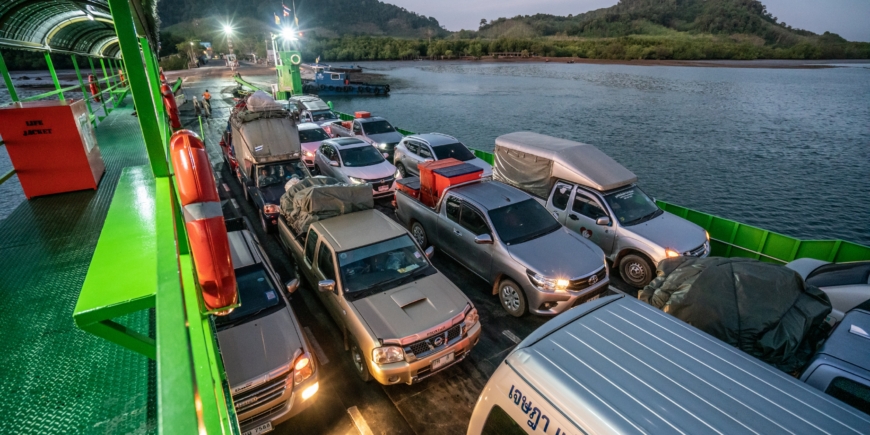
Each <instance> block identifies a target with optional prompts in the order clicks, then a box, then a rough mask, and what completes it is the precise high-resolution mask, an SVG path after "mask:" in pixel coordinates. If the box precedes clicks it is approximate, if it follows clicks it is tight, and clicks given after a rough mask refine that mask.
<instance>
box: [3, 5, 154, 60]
mask: <svg viewBox="0 0 870 435" xmlns="http://www.w3.org/2000/svg"><path fill="white" fill-rule="evenodd" d="M131 3H132V5H133V11H134V14H136V15H137V16H139V19H140V21H141V22H143V23H145V26H146V27H147V28H146V29H139V30H140V32H145V33H146V34H147V35H146V36H148V38H149V40H154V37H155V36H156V12H155V9H154V7H155V4H156V2H155V0H141V1H140V0H133V1H132V2H131ZM117 40H118V39H117V36H116V35H115V26H114V23H113V19H112V15H111V13H110V11H109V5H108V0H3V1H2V2H0V46H4V47H12V48H22V49H33V50H52V51H61V52H70V53H79V54H85V55H91V56H109V57H111V56H117V55H119V51H120V50H119V47H118V42H117Z"/></svg>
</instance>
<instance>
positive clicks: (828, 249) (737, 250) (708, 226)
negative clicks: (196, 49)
mask: <svg viewBox="0 0 870 435" xmlns="http://www.w3.org/2000/svg"><path fill="white" fill-rule="evenodd" d="M335 113H336V114H338V116H339V118H341V119H342V120H343V121H349V120H351V119H353V116H351V115H350V114H347V113H342V112H335ZM396 130H397V131H398V132H399V133H402V134H403V135H405V136H408V135H412V134H414V132H412V131H408V130H403V129H401V128H396ZM471 151H472V152H473V153H474V155H475V156H476V157H477V158H479V159H481V160H483V161H485V162H487V163H489V164H493V160H494V155H493V154H492V153H489V152H486V151H481V150H477V149H471ZM656 203H658V205H659V207H661V208H662V210H665V211H667V212H669V213H673V214H675V215H677V216H680V217H682V218H684V219H686V220H688V221H690V222H694V223H695V224H697V225H698V226H700V227H701V228H704V229H705V230H706V231H707V232H708V233H710V245H711V250H712V255H716V256H720V257H746V258H754V259H756V260H761V261H766V262H770V263H777V264H785V263H788V262H789V261H793V260H795V259H798V258H815V259H818V260H824V261H830V262H836V263H840V262H846V261H864V260H870V247H868V246H864V245H859V244H857V243H853V242H847V241H844V240H800V239H797V238H794V237H789V236H786V235H783V234H779V233H775V232H772V231H767V230H764V229H761V228H758V227H753V226H751V225H746V224H742V223H739V222H736V221H732V220H729V219H725V218H721V217H718V216H714V215H711V214H708V213H704V212H700V211H697V210H692V209H689V208H686V207H682V206H679V205H676V204H671V203H668V202H664V201H656Z"/></svg>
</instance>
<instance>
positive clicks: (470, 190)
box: [396, 180, 609, 317]
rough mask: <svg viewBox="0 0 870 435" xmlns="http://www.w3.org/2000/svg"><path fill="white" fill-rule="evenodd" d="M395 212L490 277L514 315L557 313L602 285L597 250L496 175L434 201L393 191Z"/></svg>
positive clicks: (423, 237) (423, 239)
mask: <svg viewBox="0 0 870 435" xmlns="http://www.w3.org/2000/svg"><path fill="white" fill-rule="evenodd" d="M396 212H397V215H398V217H399V220H400V221H401V222H402V223H403V224H405V225H406V226H407V227H408V228H410V229H411V234H413V235H414V238H415V239H417V243H419V244H420V246H427V244H428V243H432V244H433V245H434V246H435V247H437V248H438V249H440V250H441V251H443V252H444V253H445V254H447V255H448V256H450V257H453V258H454V259H456V260H457V261H458V262H459V263H460V264H463V265H464V266H465V267H467V268H468V269H469V270H471V271H472V272H474V273H475V274H476V275H478V276H480V277H481V278H483V279H484V280H486V281H487V282H488V283H491V284H492V285H493V294H496V293H497V294H498V296H499V299H500V301H501V305H502V307H503V308H504V309H505V311H507V312H508V313H510V314H511V315H513V316H517V317H520V316H522V315H524V314H525V313H526V312H531V313H534V314H542V315H554V314H559V313H561V312H563V311H565V310H567V309H569V308H571V307H573V306H576V305H579V304H581V303H583V302H586V301H589V300H592V299H596V298H598V296H600V295H601V293H603V292H604V291H605V290H606V289H607V283H608V282H609V277H608V269H607V265H606V262H605V260H604V253H603V252H602V251H601V248H599V247H597V246H595V244H594V243H592V242H590V241H588V240H586V239H584V238H582V237H580V236H578V235H577V234H576V233H573V232H571V231H568V230H567V229H565V227H563V226H562V225H561V224H559V222H557V221H556V220H555V219H553V217H552V216H551V215H550V214H549V213H548V212H547V210H546V209H544V207H543V206H541V204H539V203H538V202H537V201H535V200H534V199H533V198H532V197H531V196H529V195H528V194H526V193H524V192H522V191H521V190H519V189H516V188H513V187H511V186H508V185H506V184H502V183H499V182H495V181H488V180H481V181H472V182H468V183H464V184H459V185H456V186H454V187H450V188H447V189H446V190H445V191H444V193H443V194H442V196H441V199H440V200H439V201H438V203H437V204H436V205H435V208H434V209H433V208H429V207H428V206H426V205H424V204H423V203H422V202H420V201H419V200H417V199H415V198H413V197H412V196H410V195H408V194H407V193H405V192H403V191H396Z"/></svg>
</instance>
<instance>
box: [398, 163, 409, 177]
mask: <svg viewBox="0 0 870 435" xmlns="http://www.w3.org/2000/svg"><path fill="white" fill-rule="evenodd" d="M396 169H397V170H398V171H399V175H401V176H402V178H405V177H407V176H408V171H406V170H405V165H403V164H401V163H396Z"/></svg>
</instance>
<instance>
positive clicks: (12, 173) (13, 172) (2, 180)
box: [0, 140, 15, 184]
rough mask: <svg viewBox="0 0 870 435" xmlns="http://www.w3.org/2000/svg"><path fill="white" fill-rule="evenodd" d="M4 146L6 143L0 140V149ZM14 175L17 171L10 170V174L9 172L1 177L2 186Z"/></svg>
mask: <svg viewBox="0 0 870 435" xmlns="http://www.w3.org/2000/svg"><path fill="white" fill-rule="evenodd" d="M4 145H6V142H4V141H2V140H0V147H2V146H4ZM13 175H15V169H10V170H9V172H7V173H5V174H3V175H0V184H3V183H5V182H6V180H8V179H10V178H12V176H13Z"/></svg>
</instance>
